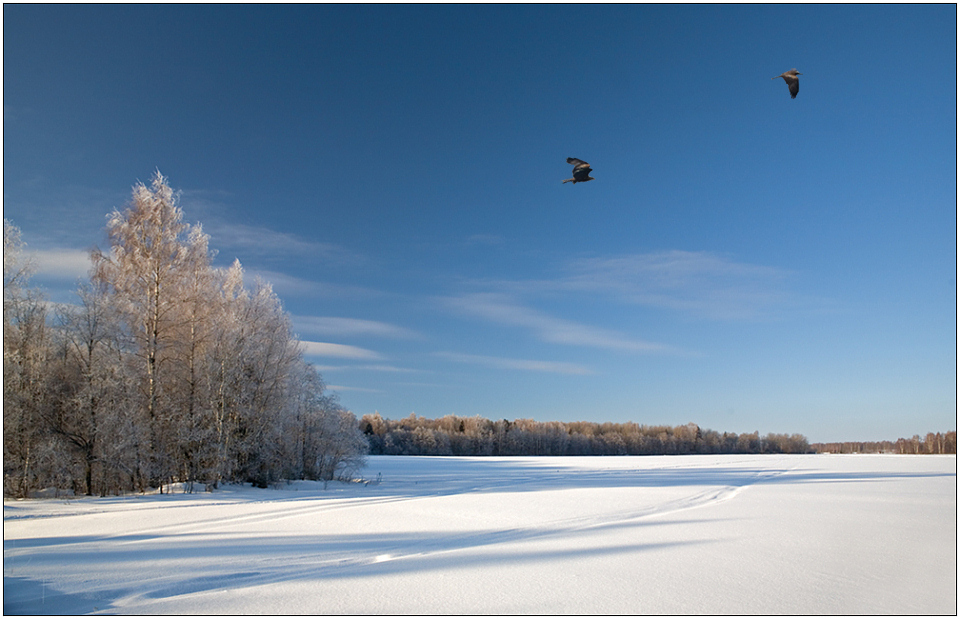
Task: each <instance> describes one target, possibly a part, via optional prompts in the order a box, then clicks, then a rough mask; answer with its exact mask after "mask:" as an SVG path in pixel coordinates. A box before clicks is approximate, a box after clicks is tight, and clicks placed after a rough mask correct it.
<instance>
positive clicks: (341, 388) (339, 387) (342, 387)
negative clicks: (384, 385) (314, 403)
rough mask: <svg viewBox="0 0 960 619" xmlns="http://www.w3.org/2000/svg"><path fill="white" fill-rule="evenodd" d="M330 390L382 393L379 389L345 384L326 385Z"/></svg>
mask: <svg viewBox="0 0 960 619" xmlns="http://www.w3.org/2000/svg"><path fill="white" fill-rule="evenodd" d="M327 389H328V390H330V391H356V392H359V393H383V391H382V390H380V389H368V388H366V387H347V386H345V385H327Z"/></svg>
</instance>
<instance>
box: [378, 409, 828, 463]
mask: <svg viewBox="0 0 960 619" xmlns="http://www.w3.org/2000/svg"><path fill="white" fill-rule="evenodd" d="M360 430H361V431H362V432H363V433H364V434H365V435H366V437H367V441H368V442H369V443H370V453H371V454H372V455H419V456H591V455H597V456H606V455H667V454H726V453H740V454H759V453H812V452H813V449H812V448H811V446H810V444H809V443H808V441H807V439H806V437H805V436H803V435H801V434H790V435H787V434H767V435H766V436H760V433H759V432H753V433H751V434H734V433H732V432H723V433H720V432H716V431H714V430H707V429H703V428H701V427H700V426H698V425H697V424H695V423H688V424H686V425H683V426H660V425H657V426H647V425H639V424H636V423H633V422H627V423H609V422H608V423H596V422H589V421H573V422H562V421H546V422H541V421H534V420H532V419H516V420H514V421H508V420H506V419H502V420H500V421H491V420H489V419H484V418H482V417H480V416H476V417H458V416H457V415H447V416H446V417H442V418H440V419H426V418H424V417H417V416H416V415H414V414H413V413H411V414H410V416H409V417H405V418H404V419H400V420H392V419H384V418H383V417H381V416H380V414H379V413H376V414H373V415H364V416H363V417H361V418H360Z"/></svg>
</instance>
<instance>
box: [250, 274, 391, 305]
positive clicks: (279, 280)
mask: <svg viewBox="0 0 960 619" xmlns="http://www.w3.org/2000/svg"><path fill="white" fill-rule="evenodd" d="M258 277H259V278H260V279H262V280H263V281H265V282H268V283H269V284H270V286H271V287H272V288H273V290H274V291H275V292H276V293H277V294H278V295H280V296H281V297H301V298H316V297H325V298H338V299H373V298H377V297H382V296H383V295H384V293H383V292H380V291H378V290H374V289H372V288H364V287H363V286H353V285H344V284H336V283H331V282H320V281H315V280H311V279H306V278H303V277H297V276H295V275H289V274H287V273H283V272H280V271H271V270H269V269H249V270H247V269H246V268H244V281H246V282H248V283H249V282H253V281H254V279H255V278H258Z"/></svg>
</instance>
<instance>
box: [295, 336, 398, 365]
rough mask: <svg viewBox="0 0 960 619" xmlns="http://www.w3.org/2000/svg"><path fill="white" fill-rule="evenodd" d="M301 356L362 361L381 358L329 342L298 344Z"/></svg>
mask: <svg viewBox="0 0 960 619" xmlns="http://www.w3.org/2000/svg"><path fill="white" fill-rule="evenodd" d="M300 346H301V349H302V350H303V354H305V355H308V356H311V357H337V358H340V359H364V360H371V361H376V360H379V359H383V356H382V355H381V354H380V353H378V352H374V351H372V350H368V349H366V348H360V347H358V346H348V345H346V344H331V343H329V342H309V341H303V340H301V342H300Z"/></svg>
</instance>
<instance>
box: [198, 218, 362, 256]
mask: <svg viewBox="0 0 960 619" xmlns="http://www.w3.org/2000/svg"><path fill="white" fill-rule="evenodd" d="M204 231H205V232H207V233H208V234H209V235H210V237H211V246H215V247H218V248H221V251H226V250H229V252H230V253H237V254H239V258H240V260H241V261H243V260H244V259H245V258H256V259H258V260H264V259H268V260H269V259H279V258H289V257H290V256H309V257H310V259H311V260H315V261H320V262H327V263H336V264H354V265H357V264H363V263H365V262H367V259H366V258H365V257H363V256H361V255H360V254H358V253H355V252H352V251H350V250H348V249H346V248H344V247H343V246H341V245H337V244H336V243H327V242H321V241H314V240H309V239H304V238H302V237H300V236H297V235H295V234H289V233H286V232H277V231H276V230H272V229H270V228H266V227H262V226H248V225H246V224H239V223H230V222H222V221H214V222H212V223H211V224H209V225H206V224H205V225H204ZM224 248H225V249H224Z"/></svg>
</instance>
